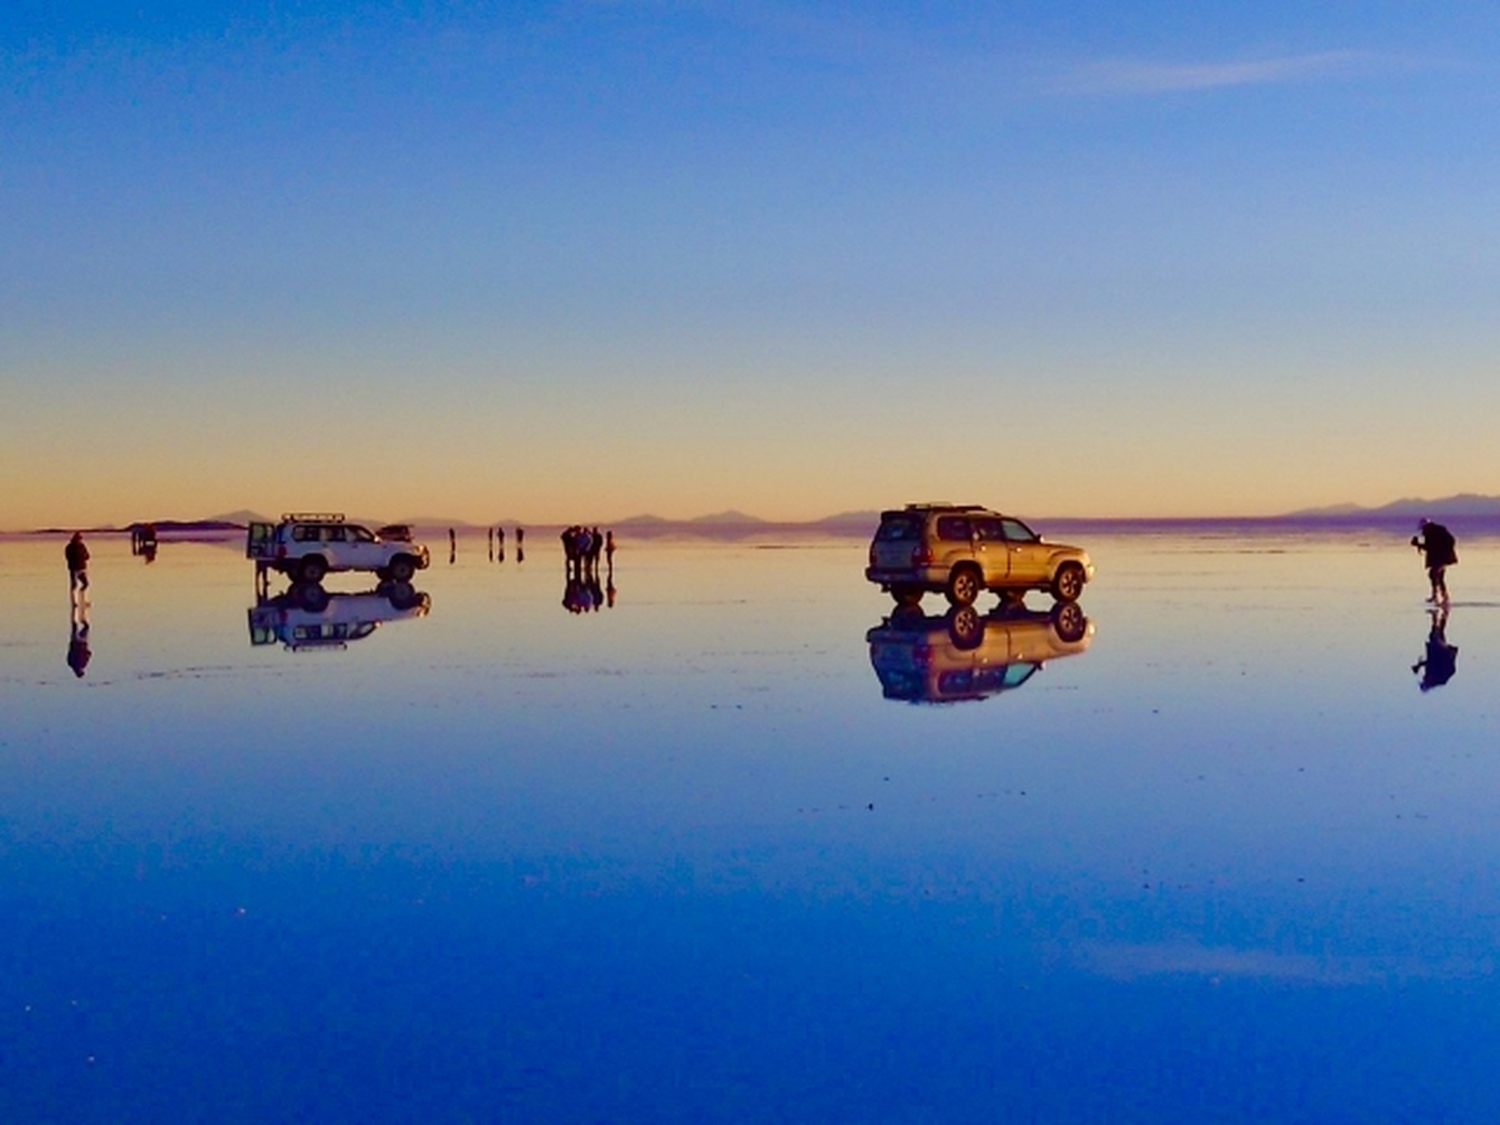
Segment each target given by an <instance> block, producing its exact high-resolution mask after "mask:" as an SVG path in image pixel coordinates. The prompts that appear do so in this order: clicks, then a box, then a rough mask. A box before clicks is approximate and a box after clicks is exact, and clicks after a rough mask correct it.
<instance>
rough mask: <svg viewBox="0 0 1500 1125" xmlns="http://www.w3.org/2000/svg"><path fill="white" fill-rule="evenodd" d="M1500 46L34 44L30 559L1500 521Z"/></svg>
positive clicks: (1306, 28) (1413, 20) (1407, 17)
mask: <svg viewBox="0 0 1500 1125" xmlns="http://www.w3.org/2000/svg"><path fill="white" fill-rule="evenodd" d="M1497 38H1500V15H1497V14H1496V13H1494V12H1492V11H1487V10H1486V9H1484V8H1482V7H1478V6H1475V7H1456V6H1448V7H1444V8H1435V7H1434V6H1431V5H1417V4H1358V5H1354V4H1349V5H1316V6H1309V5H1292V4H1262V5H1254V6H1248V5H1229V4H1224V5H1207V6H1198V7H1197V8H1195V9H1194V10H1191V11H1184V10H1183V8H1182V6H1180V5H1161V4H1137V5H1128V6H1127V5H1110V4H1102V3H1101V4H1083V3H1080V4H1029V5H1028V4H1006V5H985V4H972V5H953V6H947V7H945V6H937V5H930V4H859V5H853V4H848V5H793V4H757V3H744V4H715V3H706V4H628V3H599V4H579V3H569V4H556V5H541V4H538V5H498V4H406V5H377V4H365V5H350V4H334V3H323V4H278V5H269V4H240V3H220V4H211V3H210V4H191V5H190V4H144V5H141V4H131V5H121V6H113V5H83V4H72V5H70V4H47V5H34V4H24V3H23V4H21V5H19V6H16V5H11V6H9V7H8V8H7V14H6V15H4V16H0V74H3V75H4V84H3V87H0V89H3V94H0V130H3V134H0V135H3V140H4V150H5V153H6V155H5V157H4V158H3V160H0V203H3V206H4V208H5V214H6V215H7V218H8V220H9V221H8V222H7V224H6V227H5V230H4V233H3V234H0V302H3V313H0V372H3V380H0V447H3V448H0V468H3V470H4V473H5V478H6V479H7V480H8V481H13V482H19V485H20V487H18V488H12V489H10V490H7V491H8V492H11V493H13V495H10V496H7V497H5V498H0V527H15V526H26V525H29V524H32V523H37V522H70V521H71V522H91V521H94V520H103V519H129V518H134V517H136V516H144V515H151V514H154V515H157V516H166V515H173V514H183V515H190V514H203V513H204V512H205V511H209V510H226V509H231V508H238V507H242V506H246V505H248V506H252V507H259V508H263V509H272V508H277V507H309V506H324V505H331V506H334V507H338V508H348V509H351V510H360V511H369V512H377V513H381V512H383V513H389V514H392V515H394V514H397V513H413V512H419V511H421V512H439V511H441V512H443V513H446V514H453V515H456V516H464V517H467V518H472V519H476V520H485V519H493V518H500V517H502V516H516V517H519V518H525V519H531V520H542V519H570V518H587V519H595V518H601V519H609V518H618V517H620V516H623V515H627V514H631V513H634V512H637V511H643V510H652V511H657V512H660V513H662V514H666V515H694V514H698V513H699V512H702V511H709V510H715V509H718V508H724V507H730V506H733V507H739V508H744V509H747V510H751V511H756V512H759V513H761V514H764V515H767V516H779V517H785V518H803V517H812V516H817V515H821V514H826V513H827V512H832V511H837V510H842V509H848V508H866V507H878V506H883V505H888V504H892V503H898V502H901V501H903V500H907V499H911V498H916V497H928V496H936V495H943V496H953V497H955V498H963V499H974V500H977V501H981V502H985V503H991V504H995V505H998V506H1003V507H1006V508H1010V509H1013V510H1017V511H1021V512H1029V513H1033V514H1057V515H1088V514H1098V515H1123V514H1212V513H1258V512H1275V511H1281V510H1286V509H1289V508H1294V507H1300V506H1305V505H1312V504H1321V503H1331V502H1335V501H1339V500H1345V499H1354V500H1359V501H1364V502H1368V503H1379V502H1382V501H1384V500H1387V499H1391V498H1393V497H1395V496H1397V495H1411V494H1427V495H1437V494H1442V493H1449V492H1455V491H1460V490H1476V491H1492V492H1500V463H1497V459H1496V457H1495V456H1494V455H1493V453H1492V451H1491V445H1492V442H1491V439H1490V435H1489V433H1488V431H1487V427H1486V422H1487V420H1488V419H1489V418H1492V417H1494V410H1495V408H1496V407H1497V406H1500V380H1497V379H1496V378H1495V357H1496V355H1497V349H1496V345H1497V343H1500V339H1497V337H1500V330H1497V328H1496V320H1497V318H1496V317H1495V315H1494V309H1495V307H1496V303H1497V302H1496V298H1497V297H1500V284H1497V282H1500V277H1497V262H1500V256H1497V253H1496V251H1497V249H1500V246H1497V242H1500V237H1497V236H1500V227H1497V222H1496V218H1495V214H1494V212H1495V201H1496V200H1497V199H1500V191H1497V188H1500V157H1497V155H1496V154H1497V152H1500V146H1497V145H1496V143H1495V141H1496V132H1497V130H1496V126H1497V123H1500V115H1497V100H1500V96H1497V90H1500V84H1497V82H1496V77H1497V75H1496V65H1495V64H1496V57H1497V54H1496V47H1497ZM372 465H378V466H379V468H378V470H376V471H372Z"/></svg>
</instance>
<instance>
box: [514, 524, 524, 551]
mask: <svg viewBox="0 0 1500 1125" xmlns="http://www.w3.org/2000/svg"><path fill="white" fill-rule="evenodd" d="M525 542H526V529H525V528H524V527H522V526H521V525H520V524H517V525H516V550H518V551H519V550H520V549H521V547H522V545H523V544H525Z"/></svg>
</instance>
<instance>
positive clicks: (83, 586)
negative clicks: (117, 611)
mask: <svg viewBox="0 0 1500 1125" xmlns="http://www.w3.org/2000/svg"><path fill="white" fill-rule="evenodd" d="M63 558H64V559H66V560H67V563H68V600H69V601H70V602H72V603H73V604H75V605H79V604H83V603H84V602H85V601H86V600H87V599H86V598H85V596H84V595H85V593H86V592H87V591H88V588H89V549H88V547H87V546H85V545H84V542H83V532H81V531H75V532H73V538H71V539H69V540H68V545H67V546H66V547H64V548H63Z"/></svg>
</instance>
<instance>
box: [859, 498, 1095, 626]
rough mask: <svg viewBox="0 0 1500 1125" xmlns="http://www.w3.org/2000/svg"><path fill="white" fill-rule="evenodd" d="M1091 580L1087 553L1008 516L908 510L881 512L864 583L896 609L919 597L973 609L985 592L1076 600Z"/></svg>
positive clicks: (956, 509) (966, 508) (950, 508)
mask: <svg viewBox="0 0 1500 1125" xmlns="http://www.w3.org/2000/svg"><path fill="white" fill-rule="evenodd" d="M1093 576H1094V564H1093V563H1092V562H1091V561H1090V560H1089V556H1088V553H1087V552H1086V551H1084V550H1082V549H1081V548H1078V547H1068V546H1064V545H1063V544H1061V543H1047V542H1045V541H1044V540H1043V539H1042V537H1041V536H1040V535H1038V534H1037V533H1036V532H1034V531H1032V530H1031V528H1029V527H1027V526H1026V525H1025V524H1024V523H1022V522H1021V521H1020V520H1018V519H1016V518H1015V517H1013V516H1004V515H1001V514H1000V513H999V512H992V511H990V510H989V509H987V508H981V507H979V506H978V505H974V504H908V505H907V506H906V507H905V508H900V509H896V510H893V511H888V512H881V513H880V527H879V528H877V529H876V531H875V538H874V539H873V540H872V541H871V543H870V565H869V566H868V567H867V568H866V569H865V577H866V578H868V579H869V580H870V581H871V582H876V583H879V584H880V588H881V589H882V590H885V591H887V592H889V593H890V595H891V596H892V597H893V598H895V599H896V601H897V602H898V603H900V604H902V605H916V604H917V603H918V602H919V601H921V600H922V595H923V594H924V593H928V592H932V593H942V594H946V595H947V597H948V600H949V601H950V602H952V603H953V604H954V605H957V606H966V605H973V604H974V600H975V599H976V598H978V597H979V595H980V594H981V593H982V592H983V591H985V590H994V591H996V592H999V593H1008V592H1015V593H1024V592H1025V591H1026V590H1050V591H1051V593H1052V596H1053V597H1054V598H1056V599H1057V600H1058V601H1066V602H1071V601H1077V600H1078V597H1079V595H1080V594H1082V593H1083V586H1084V583H1085V582H1087V581H1088V580H1089V579H1091V578H1092V577H1093Z"/></svg>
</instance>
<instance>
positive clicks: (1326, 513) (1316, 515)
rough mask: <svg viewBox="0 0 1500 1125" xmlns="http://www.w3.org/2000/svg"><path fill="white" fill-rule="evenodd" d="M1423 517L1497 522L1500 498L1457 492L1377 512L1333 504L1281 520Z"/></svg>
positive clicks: (1400, 502)
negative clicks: (1492, 520) (1494, 520)
mask: <svg viewBox="0 0 1500 1125" xmlns="http://www.w3.org/2000/svg"><path fill="white" fill-rule="evenodd" d="M1423 516H1427V517H1431V518H1433V519H1455V518H1457V519H1500V496H1482V495H1480V494H1478V493H1474V492H1460V493H1458V494H1457V495H1455V496H1444V497H1441V498H1439V499H1436V500H1424V499H1421V498H1420V497H1414V496H1413V497H1407V498H1405V499H1402V500H1393V501H1391V503H1389V504H1382V505H1381V506H1380V507H1378V508H1365V507H1362V506H1361V505H1359V504H1333V505H1330V506H1328V507H1326V508H1303V509H1302V510H1300V511H1296V512H1288V513H1287V514H1286V515H1285V516H1283V517H1281V518H1282V519H1289V520H1338V521H1345V520H1369V519H1375V520H1387V519H1391V520H1395V519H1405V520H1417V519H1421V518H1422V517H1423Z"/></svg>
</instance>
